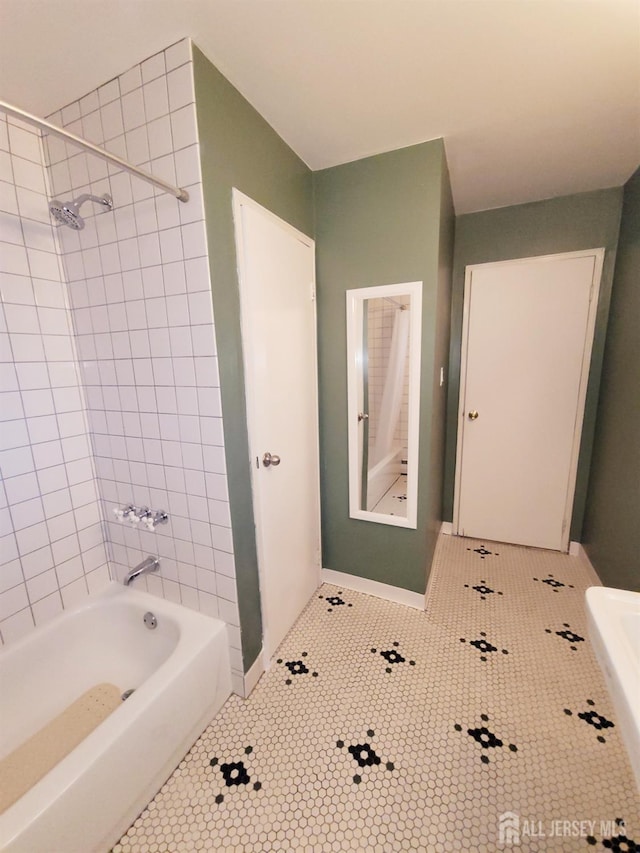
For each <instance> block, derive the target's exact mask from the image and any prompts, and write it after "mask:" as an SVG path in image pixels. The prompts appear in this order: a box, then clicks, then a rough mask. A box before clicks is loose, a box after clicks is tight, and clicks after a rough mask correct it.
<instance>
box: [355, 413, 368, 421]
mask: <svg viewBox="0 0 640 853" xmlns="http://www.w3.org/2000/svg"><path fill="white" fill-rule="evenodd" d="M358 420H359V421H368V420H369V415H368V414H367V413H366V412H358Z"/></svg>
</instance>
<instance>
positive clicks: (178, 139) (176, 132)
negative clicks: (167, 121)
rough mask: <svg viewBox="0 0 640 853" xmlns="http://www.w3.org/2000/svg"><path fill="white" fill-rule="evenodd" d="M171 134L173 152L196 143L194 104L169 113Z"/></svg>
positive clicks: (196, 131) (196, 129)
mask: <svg viewBox="0 0 640 853" xmlns="http://www.w3.org/2000/svg"><path fill="white" fill-rule="evenodd" d="M171 132H172V135H173V146H174V150H175V151H179V150H180V149H181V148H187V147H188V146H189V145H195V144H196V143H197V142H198V128H197V123H196V109H195V104H189V105H188V106H186V107H182V108H181V109H179V110H176V111H175V112H172V113H171Z"/></svg>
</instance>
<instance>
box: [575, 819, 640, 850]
mask: <svg viewBox="0 0 640 853" xmlns="http://www.w3.org/2000/svg"><path fill="white" fill-rule="evenodd" d="M615 824H616V826H617V828H618V832H617V833H616V834H615V835H611V836H609V837H608V838H603V839H602V842H601V843H602V846H603V847H604V849H605V850H613V851H614V853H640V841H634V840H633V838H629V836H628V835H627V834H626V833H627V830H626V829H625V822H624V820H623V819H622V818H621V817H618V818H616V820H615ZM585 840H586V842H587V844H591V845H592V846H595V845H596V844H597V843H598V839H597V838H596V837H595V836H594V835H588V836H587V838H586V839H585Z"/></svg>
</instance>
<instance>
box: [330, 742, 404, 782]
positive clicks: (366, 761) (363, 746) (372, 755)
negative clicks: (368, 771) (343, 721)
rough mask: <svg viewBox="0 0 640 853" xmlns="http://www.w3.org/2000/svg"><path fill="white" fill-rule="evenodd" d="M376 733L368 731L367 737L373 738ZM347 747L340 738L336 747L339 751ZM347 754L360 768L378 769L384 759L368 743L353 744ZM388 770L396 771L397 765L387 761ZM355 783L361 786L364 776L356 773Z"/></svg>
mask: <svg viewBox="0 0 640 853" xmlns="http://www.w3.org/2000/svg"><path fill="white" fill-rule="evenodd" d="M374 735H375V732H374V730H373V729H367V737H368V738H373V737H374ZM345 746H346V744H345V742H344V740H343V739H342V738H340V739H339V740H337V741H336V747H337V748H338V749H344V748H345ZM347 752H348V753H349V754H350V755H351V757H352V758H353V760H354V761H355V762H356V763H357V765H358V767H377V766H378V765H379V764H382V759H381V758H380V756H379V755H378V753H377V752H376V751H375V749H374V748H373V747H372V746H371V744H370V743H369V742H368V741H366V740H365V741H364V742H363V743H352V744H350V745H349V746H347ZM384 766H385V769H386V770H395V764H394V763H393V761H385V763H384ZM353 781H354V782H355V783H356V785H359V784H360V782H362V776H361V775H360V773H356V774H355V775H354V776H353Z"/></svg>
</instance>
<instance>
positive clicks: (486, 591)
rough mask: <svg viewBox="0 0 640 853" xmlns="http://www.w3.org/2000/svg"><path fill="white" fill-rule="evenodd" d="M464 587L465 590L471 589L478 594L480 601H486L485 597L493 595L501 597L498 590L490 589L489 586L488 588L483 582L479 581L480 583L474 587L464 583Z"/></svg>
mask: <svg viewBox="0 0 640 853" xmlns="http://www.w3.org/2000/svg"><path fill="white" fill-rule="evenodd" d="M464 587H465V589H473V590H474V591H475V592H477V593H479V595H480V598H481V600H482V601H486V598H487V596H488V595H493V594H494V593H495V594H497V595H502V593H501V592H500V591H499V590H496V589H492V588H491V587H490V586H488V585H487V582H486V581H485V580H481V581H480V583H477V584H475V585H474V586H471V585H470V584H468V583H466V584H465V585H464Z"/></svg>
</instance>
